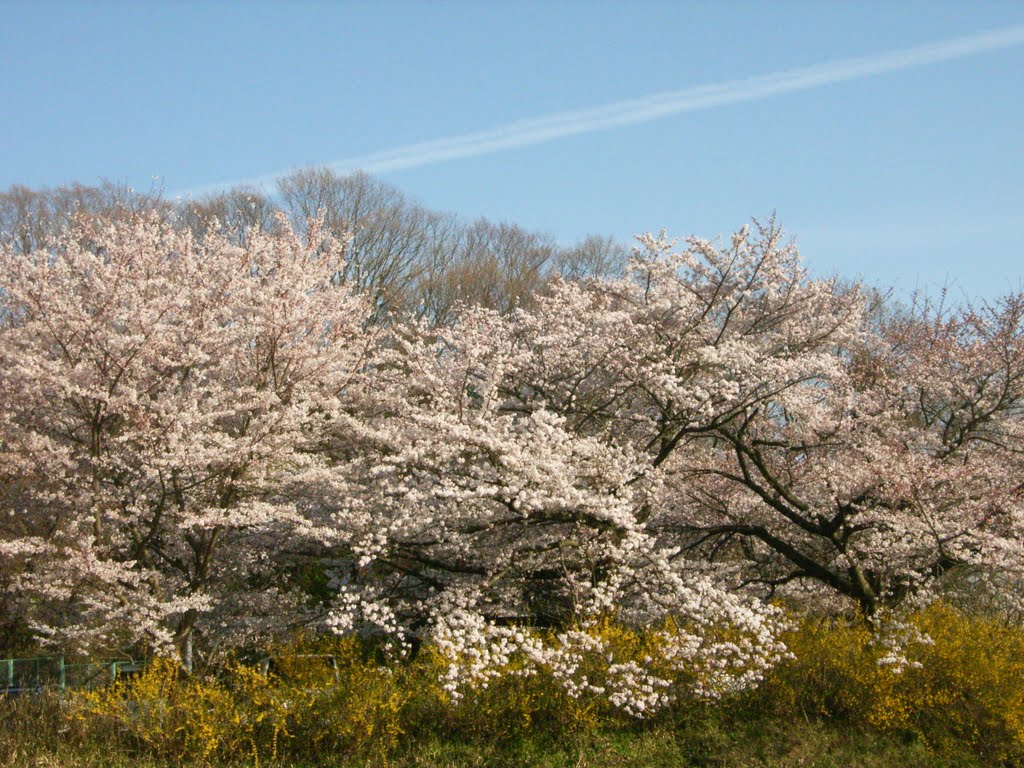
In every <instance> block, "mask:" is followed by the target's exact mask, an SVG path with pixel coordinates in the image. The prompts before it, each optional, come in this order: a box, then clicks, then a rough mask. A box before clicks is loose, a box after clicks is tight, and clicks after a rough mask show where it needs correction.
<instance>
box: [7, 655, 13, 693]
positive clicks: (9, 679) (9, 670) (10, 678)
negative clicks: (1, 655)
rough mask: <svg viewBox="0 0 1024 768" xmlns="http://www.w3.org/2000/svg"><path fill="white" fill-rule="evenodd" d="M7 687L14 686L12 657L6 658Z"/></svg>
mask: <svg viewBox="0 0 1024 768" xmlns="http://www.w3.org/2000/svg"><path fill="white" fill-rule="evenodd" d="M7 687H8V688H13V687H14V659H8V660H7Z"/></svg>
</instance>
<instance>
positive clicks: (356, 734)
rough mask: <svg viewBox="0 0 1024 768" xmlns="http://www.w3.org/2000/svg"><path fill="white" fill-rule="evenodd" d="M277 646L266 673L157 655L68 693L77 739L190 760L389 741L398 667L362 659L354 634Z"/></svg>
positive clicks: (399, 690)
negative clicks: (208, 671) (315, 645)
mask: <svg viewBox="0 0 1024 768" xmlns="http://www.w3.org/2000/svg"><path fill="white" fill-rule="evenodd" d="M301 650H303V651H305V650H306V649H301ZM277 651H278V653H279V654H280V655H278V656H275V657H274V665H273V669H272V671H270V672H269V673H268V674H264V673H263V672H262V671H261V669H260V668H259V666H253V665H248V664H240V663H231V664H229V665H228V666H227V667H226V669H224V670H223V672H222V674H221V675H220V676H218V677H214V676H204V677H188V676H186V675H184V674H183V673H182V672H181V671H180V669H179V668H178V666H177V665H176V664H175V663H174V662H172V661H169V660H166V659H156V660H154V661H153V663H152V664H150V665H149V666H148V667H147V668H146V670H145V671H144V672H142V673H141V674H140V675H137V676H136V677H134V678H132V679H131V680H124V681H118V682H116V683H114V684H112V685H109V686H107V687H105V688H100V689H97V690H93V691H84V692H80V693H77V694H75V695H74V698H73V705H72V706H73V711H74V716H75V718H76V719H77V720H78V721H79V723H80V724H81V725H82V728H83V734H84V736H85V738H86V739H90V740H100V739H102V740H106V741H119V742H121V743H124V741H126V740H127V741H128V742H130V744H129V746H132V747H135V748H136V749H139V750H142V751H145V752H147V753H149V754H153V755H156V756H162V757H176V758H182V759H185V760H191V761H195V760H199V761H206V760H211V759H225V760H231V759H246V760H252V761H253V762H254V763H255V764H259V763H260V762H261V761H268V760H270V761H272V760H276V759H278V758H280V757H282V756H283V755H286V754H291V755H315V754H317V753H322V751H324V750H327V751H329V752H331V753H333V754H352V753H361V754H373V753H379V754H383V753H386V752H387V751H388V750H390V749H391V748H393V747H394V745H395V743H396V742H397V739H398V737H399V735H400V734H401V733H402V728H401V722H402V718H403V714H404V713H403V706H404V704H405V702H406V701H407V700H408V699H409V696H410V694H409V693H408V688H407V687H406V686H405V685H404V683H403V673H402V672H401V671H400V670H399V671H397V672H396V671H392V670H391V669H389V668H387V667H384V666H381V665H378V664H376V663H375V662H374V661H373V660H372V659H366V658H364V657H363V655H362V654H361V653H360V652H359V651H358V648H357V644H356V643H355V642H353V641H338V642H337V643H336V644H335V646H334V648H332V649H331V652H330V653H318V654H309V653H305V652H296V649H294V648H281V649H277Z"/></svg>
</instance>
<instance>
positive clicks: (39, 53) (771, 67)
mask: <svg viewBox="0 0 1024 768" xmlns="http://www.w3.org/2000/svg"><path fill="white" fill-rule="evenodd" d="M2 13H3V19H4V23H3V25H2V26H0V71H2V73H3V75H2V76H0V103H2V104H3V108H4V117H3V118H2V119H0V187H3V188H5V187H7V186H9V185H10V184H25V185H28V186H31V187H38V186H44V185H57V184H62V183H67V182H71V181H80V182H83V183H94V182H96V181H98V180H99V179H100V178H108V179H112V180H116V181H124V182H127V183H129V184H131V185H133V186H136V187H142V188H148V187H149V186H150V184H151V181H152V179H153V178H154V177H155V178H157V179H158V180H159V181H160V183H162V185H163V187H164V189H165V190H167V191H168V192H170V193H177V192H185V191H190V190H193V191H197V190H203V189H207V188H209V187H210V185H216V184H219V183H223V182H231V181H235V180H243V179H252V178H258V177H262V176H265V175H266V174H271V173H273V172H276V171H280V170H287V169H289V168H295V167H301V166H304V165H308V164H323V163H331V162H335V161H339V160H343V159H347V158H365V157H366V156H368V155H371V154H374V153H378V152H382V151H389V150H392V149H395V148H402V147H407V146H409V145H414V144H420V143H423V142H431V141H435V140H439V139H446V138H451V137H459V136H464V135H466V134H470V133H474V132H480V131H488V130H490V129H494V128H499V127H501V126H505V125H507V124H509V123H512V122H515V121H522V120H527V119H531V118H538V117H545V116H548V115H552V114H561V113H566V112H573V111H578V110H587V109H592V108H596V107H602V106H604V105H609V104H615V103H618V102H621V101H623V100H629V99H640V98H642V97H645V96H648V95H650V94H656V93H660V92H666V91H682V90H686V89H690V88H694V87H697V86H701V85H708V84H719V83H727V82H730V81H735V80H739V79H745V78H756V77H760V76H764V75H768V74H772V73H776V72H780V71H785V70H793V69H800V68H805V67H810V66H813V65H819V64H822V63H826V62H834V61H836V60H842V59H847V58H850V57H863V56H875V55H877V54H884V53H885V52H888V51H892V50H896V49H906V48H911V47H915V46H921V45H926V44H929V43H936V42H940V41H946V40H951V39H955V38H963V37H966V36H971V35H976V34H979V33H986V32H992V31H999V30H1007V29H1012V28H1016V27H1020V26H1021V25H1024V4H1021V3H1011V2H1006V3H944V2H941V0H929V2H919V3H913V2H904V3H881V2H879V3H854V2H849V3H835V2H829V3H826V2H824V0H822V2H818V3H811V2H804V3H800V2H790V3H784V4H783V3H773V4H770V3H767V2H763V3H740V2H724V3H717V4H712V3H707V4H684V3H669V2H664V3H653V2H649V3H643V2H632V3H625V2H623V3H611V2H591V3H582V2H580V3H568V2H561V3H559V2H545V3H541V2H535V3H534V2H515V3H513V2H497V0H494V2H480V3H459V2H447V3H444V2H437V3H426V2H424V3H390V4H388V3H384V2H378V3H370V2H364V3H347V4H345V3H330V4H327V3H324V4H314V3H276V4H269V3H268V4H258V3H257V4H243V3H231V2H223V1H222V2H208V3H198V2H196V3H186V2H179V3H169V2H168V3H154V2H150V3H142V2H139V3H96V2H94V3H80V4H60V3H46V2H33V3H29V2H25V3H17V2H14V3H12V2H7V3H5V4H4V7H3V8H2ZM1022 136H1024V44H1016V45H1004V46H1002V47H998V48H994V49H992V50H985V51H980V52H975V53H973V54H972V55H967V56H961V57H958V58H950V59H948V60H945V61H938V62H934V63H930V64H921V65H918V66H913V67H908V68H904V69H900V70H897V71H890V72H885V73H880V74H874V75H871V76H865V77H861V78H857V79H850V80H846V81H843V82H834V83H831V84H825V85H820V86H818V87H813V88H807V89H804V90H799V91H791V92H785V93H778V94H776V95H772V96H768V97H765V98H759V99H756V100H750V101H743V102H739V103H731V104H723V105H719V106H716V107H713V108H707V109H698V110H692V111H688V112H682V113H677V114H674V115H669V116H665V117H662V118H660V119H657V120H652V121H649V122H643V123H635V124H625V125H618V126H616V127H611V128H607V129H606V130H600V131H594V132H582V133H577V134H576V135H568V136H562V137H561V138H555V139H553V140H550V141H547V142H543V143H537V144H532V145H529V146H520V147H506V148H503V149H498V150H497V151H493V152H491V153H488V154H481V155H477V156H472V157H460V158H456V159H450V160H447V161H444V162H434V163H429V164H423V165H418V166H416V167H406V168H402V169H397V170H389V171H386V172H383V173H380V174H379V175H380V177H381V178H383V179H385V180H386V181H388V182H390V183H392V184H394V185H396V186H398V187H399V188H401V189H402V190H403V191H405V192H407V193H408V194H409V195H411V196H413V197H414V198H416V199H418V200H420V201H421V202H422V203H424V204H425V205H428V206H430V207H433V208H439V209H445V210H453V211H457V212H459V213H460V214H463V215H464V216H466V217H467V218H472V217H476V216H487V217H489V218H492V219H497V220H507V221H513V222H516V223H519V224H522V225H524V226H527V227H530V228H535V229H539V230H543V231H547V232H550V233H552V234H553V235H555V236H556V237H557V238H558V239H559V240H560V241H562V242H566V243H568V242H572V241H574V240H576V239H578V238H580V237H582V236H584V235H586V234H588V233H600V234H611V235H615V236H617V237H620V238H622V239H628V238H629V237H631V235H632V234H634V233H638V232H643V231H650V230H659V229H661V228H667V229H668V230H669V232H670V233H672V234H678V235H685V234H689V233H696V234H700V235H703V236H714V235H717V234H721V233H727V232H729V231H731V230H733V229H735V228H736V227H738V226H739V225H741V224H742V223H744V222H745V221H747V220H748V219H749V218H750V217H752V216H765V215H767V214H769V213H770V212H771V211H772V210H776V211H777V212H778V215H779V218H780V220H781V222H782V223H783V225H784V226H785V227H786V229H787V230H788V231H789V232H791V233H792V234H793V235H794V236H795V237H796V240H797V242H798V244H799V245H800V247H801V251H802V252H803V254H804V257H805V260H806V263H807V264H808V266H809V267H810V268H811V269H812V270H813V271H814V272H816V273H818V274H830V273H833V272H839V273H841V274H843V275H846V276H850V277H857V276H861V277H864V278H865V279H867V280H869V281H870V282H873V283H876V284H879V285H896V286H897V287H898V288H899V289H900V290H901V291H907V290H910V289H912V288H914V287H915V286H920V287H922V288H927V289H930V290H932V291H934V290H935V289H936V287H937V286H940V285H942V284H944V283H948V284H950V285H951V286H952V287H953V289H954V291H955V292H956V293H957V295H958V296H961V295H966V296H972V297H985V298H990V297H994V296H996V295H998V294H1000V293H1003V292H1006V291H1008V290H1013V289H1019V288H1021V287H1024V286H1022V283H1024V185H1022V182H1024V142H1022V140H1021V137H1022Z"/></svg>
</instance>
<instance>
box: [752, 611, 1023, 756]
mask: <svg viewBox="0 0 1024 768" xmlns="http://www.w3.org/2000/svg"><path fill="white" fill-rule="evenodd" d="M908 624H909V625H910V626H912V627H913V628H914V629H915V630H916V632H917V633H919V634H917V637H918V639H917V641H916V642H911V643H909V644H906V645H905V646H904V647H903V648H902V649H901V653H902V655H903V657H904V659H905V663H904V664H902V665H899V666H894V665H893V663H892V660H893V655H892V649H891V647H889V646H887V645H886V644H885V643H884V642H880V641H879V635H878V634H877V633H875V632H872V631H871V628H870V626H869V625H868V624H867V623H866V622H864V621H863V620H843V619H832V620H823V619H809V620H807V621H806V622H804V623H803V625H802V626H801V627H800V628H799V629H798V630H796V631H795V632H793V633H791V634H790V635H789V636H788V637H787V643H788V645H789V647H790V649H791V651H792V652H793V654H794V658H793V659H792V660H790V661H788V662H786V663H784V664H783V665H781V666H780V667H779V668H778V669H776V670H774V671H773V673H772V675H771V676H770V677H769V679H768V682H767V684H766V686H765V688H764V689H763V690H762V691H759V692H758V693H757V694H756V696H757V697H758V700H759V701H760V705H761V706H766V707H770V708H772V709H774V710H775V711H776V712H778V713H779V714H780V715H782V716H784V717H814V718H821V719H826V720H831V721H834V720H842V721H850V722H854V723H865V724H867V725H868V726H870V727H871V728H873V729H876V730H878V731H880V732H883V733H891V734H894V735H902V736H904V737H910V738H913V739H917V740H920V741H921V742H922V743H924V744H925V745H926V746H927V747H928V748H929V749H930V750H932V751H933V752H935V753H937V754H943V755H949V756H953V755H960V756H970V755H980V756H981V757H983V758H984V759H985V760H986V761H987V762H990V763H991V764H1002V763H1009V764H1016V763H1019V762H1020V761H1022V760H1024V727H1022V725H1024V631H1022V630H1021V628H1020V626H1013V625H1009V624H1006V623H1004V622H1002V621H999V620H998V619H994V618H990V617H980V616H969V615H965V614H963V613H959V612H957V611H955V610H953V609H952V608H950V607H949V606H948V605H945V604H942V603H938V604H935V605H932V606H930V607H929V608H927V609H925V610H924V611H922V612H920V613H918V614H916V615H914V616H912V617H910V618H909V619H908Z"/></svg>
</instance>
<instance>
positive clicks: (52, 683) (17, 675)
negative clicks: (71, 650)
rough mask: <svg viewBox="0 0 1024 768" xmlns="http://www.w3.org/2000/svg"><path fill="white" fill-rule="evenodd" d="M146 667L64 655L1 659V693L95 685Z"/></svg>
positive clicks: (106, 682) (129, 661)
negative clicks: (68, 660) (79, 661)
mask: <svg viewBox="0 0 1024 768" xmlns="http://www.w3.org/2000/svg"><path fill="white" fill-rule="evenodd" d="M142 667H143V664H142V663H140V662H136V661H132V660H119V661H101V662H87V663H83V664H66V663H64V657H63V656H40V657H38V658H34V659H0V695H3V694H8V695H11V694H19V693H25V692H38V691H42V690H44V689H55V690H59V691H63V690H66V689H67V688H94V687H96V686H99V685H106V684H108V683H110V682H113V681H114V680H117V679H118V678H119V677H121V676H123V675H127V674H131V673H134V672H138V671H139V670H140V669H142Z"/></svg>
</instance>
